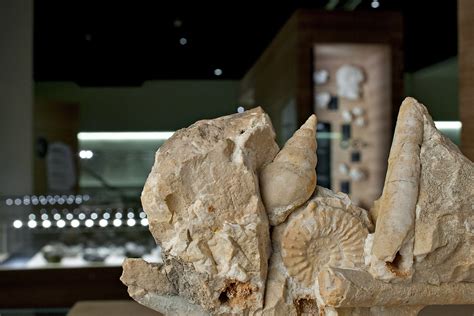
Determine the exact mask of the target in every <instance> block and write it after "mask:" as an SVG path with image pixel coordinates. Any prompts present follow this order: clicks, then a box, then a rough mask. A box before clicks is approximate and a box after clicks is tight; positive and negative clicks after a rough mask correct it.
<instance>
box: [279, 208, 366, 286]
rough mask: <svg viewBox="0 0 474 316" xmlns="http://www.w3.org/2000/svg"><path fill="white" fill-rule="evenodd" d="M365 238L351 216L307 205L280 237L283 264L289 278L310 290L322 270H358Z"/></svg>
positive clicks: (362, 231) (364, 233)
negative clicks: (327, 267) (281, 237)
mask: <svg viewBox="0 0 474 316" xmlns="http://www.w3.org/2000/svg"><path fill="white" fill-rule="evenodd" d="M367 234H368V231H367V229H366V228H365V227H364V226H363V224H362V223H361V222H360V221H359V220H358V219H357V218H356V217H354V216H352V215H351V214H349V213H347V212H345V211H343V210H342V209H338V208H331V207H328V206H317V205H316V203H314V202H310V203H309V204H308V206H307V207H306V208H305V209H304V210H303V211H302V212H301V213H299V214H298V215H297V216H295V217H293V218H291V219H290V222H289V223H288V226H287V227H286V229H285V231H284V233H283V240H282V258H283V263H284V265H285V267H286V268H287V271H288V274H289V275H290V276H291V277H293V278H294V279H296V280H298V281H300V282H301V283H302V284H303V285H304V286H307V287H310V286H312V285H313V284H314V281H315V278H316V277H317V272H318V271H319V270H320V269H321V268H322V267H324V266H331V267H339V268H357V267H362V266H363V265H364V258H363V253H364V240H365V238H366V236H367Z"/></svg>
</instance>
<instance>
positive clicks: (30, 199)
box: [5, 194, 90, 206]
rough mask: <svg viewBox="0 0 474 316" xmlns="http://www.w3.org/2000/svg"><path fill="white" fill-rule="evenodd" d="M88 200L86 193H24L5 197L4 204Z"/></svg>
mask: <svg viewBox="0 0 474 316" xmlns="http://www.w3.org/2000/svg"><path fill="white" fill-rule="evenodd" d="M89 200H90V196H89V195H88V194H84V195H54V196H53V195H39V196H36V195H25V196H23V198H7V199H5V204H6V205H8V206H11V205H17V206H19V205H30V204H31V205H54V204H59V205H63V204H69V205H71V204H82V203H83V202H87V201H89Z"/></svg>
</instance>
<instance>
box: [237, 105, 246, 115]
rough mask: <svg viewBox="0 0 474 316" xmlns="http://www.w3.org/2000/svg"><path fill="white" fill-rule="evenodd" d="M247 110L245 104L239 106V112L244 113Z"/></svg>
mask: <svg viewBox="0 0 474 316" xmlns="http://www.w3.org/2000/svg"><path fill="white" fill-rule="evenodd" d="M244 112H245V108H244V107H243V106H239V107H238V108H237V113H244Z"/></svg>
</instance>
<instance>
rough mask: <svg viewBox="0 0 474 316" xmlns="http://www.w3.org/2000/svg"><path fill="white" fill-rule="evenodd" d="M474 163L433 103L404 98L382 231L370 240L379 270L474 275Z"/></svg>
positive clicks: (445, 277) (381, 274) (424, 277)
mask: <svg viewBox="0 0 474 316" xmlns="http://www.w3.org/2000/svg"><path fill="white" fill-rule="evenodd" d="M473 179H474V165H473V163H472V162H471V161H470V160H469V159H467V158H466V157H464V156H463V155H462V154H461V152H460V151H459V150H458V148H457V147H456V146H455V145H454V144H452V143H451V141H450V140H449V139H447V138H446V137H445V136H443V135H442V134H441V133H440V132H439V131H438V130H437V129H436V127H435V125H434V123H433V120H432V118H431V117H430V115H429V114H428V111H427V110H426V108H425V107H424V106H423V105H422V104H420V103H418V102H417V101H416V100H415V99H413V98H407V99H405V101H404V102H403V104H402V106H401V108H400V113H399V116H398V120H397V126H396V129H395V136H394V140H393V144H392V149H391V151H390V158H389V166H388V171H387V176H386V179H385V186H384V190H383V193H382V197H381V198H380V199H379V200H378V201H377V202H376V204H375V208H374V213H375V214H374V217H375V218H376V219H377V222H376V229H375V234H374V235H373V236H369V238H368V239H367V242H366V249H367V258H366V259H367V261H368V262H369V264H370V269H369V270H370V272H371V273H372V275H374V277H376V278H379V279H382V280H385V281H392V282H395V281H398V282H400V281H407V279H410V278H414V281H416V282H424V283H429V284H440V283H445V282H460V281H467V282H474V251H473V249H474V248H473V247H474V234H473V231H472V229H471V223H473V221H474V183H473Z"/></svg>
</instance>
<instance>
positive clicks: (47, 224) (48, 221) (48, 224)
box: [42, 219, 51, 228]
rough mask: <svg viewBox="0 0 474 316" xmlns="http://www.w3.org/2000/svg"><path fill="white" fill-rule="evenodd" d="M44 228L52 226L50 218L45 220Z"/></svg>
mask: <svg viewBox="0 0 474 316" xmlns="http://www.w3.org/2000/svg"><path fill="white" fill-rule="evenodd" d="M42 226H43V228H50V227H51V221H50V220H48V219H47V220H45V221H43V223H42Z"/></svg>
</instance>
